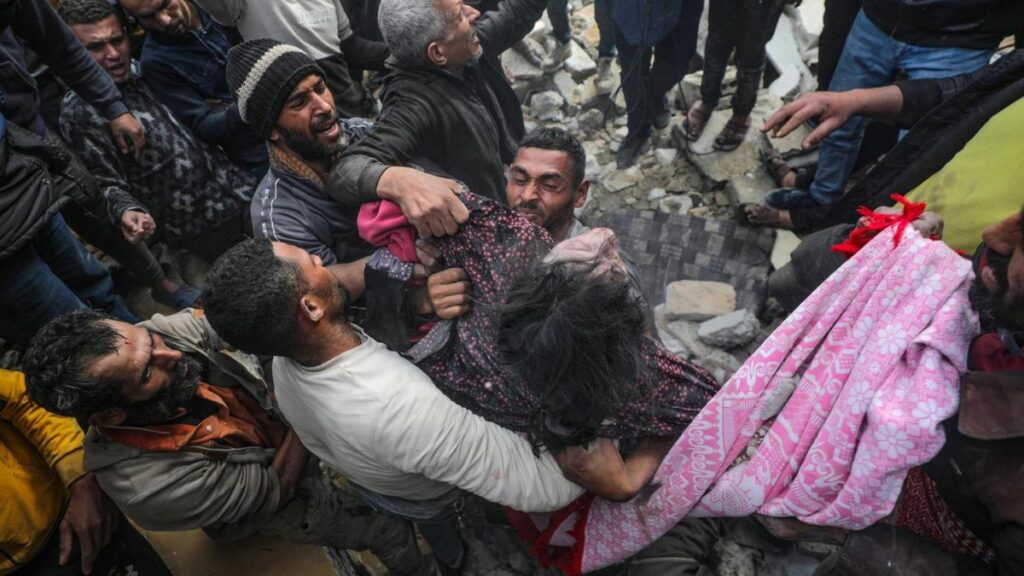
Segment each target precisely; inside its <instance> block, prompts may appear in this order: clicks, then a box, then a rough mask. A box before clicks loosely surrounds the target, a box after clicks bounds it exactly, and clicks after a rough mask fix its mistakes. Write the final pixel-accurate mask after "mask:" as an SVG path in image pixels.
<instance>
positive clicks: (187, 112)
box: [142, 56, 248, 146]
mask: <svg viewBox="0 0 1024 576" xmlns="http://www.w3.org/2000/svg"><path fill="white" fill-rule="evenodd" d="M142 74H143V78H145V79H146V82H147V83H148V84H149V85H150V86H152V87H153V92H154V93H155V94H156V96H157V98H159V99H160V101H161V102H163V103H164V105H166V106H167V107H168V108H170V109H171V112H173V113H174V116H175V117H177V118H178V120H180V121H181V123H182V124H184V125H185V126H188V128H189V129H190V130H192V132H193V133H194V134H195V135H196V137H197V138H199V139H200V140H202V141H203V142H206V143H207V144H210V145H213V146H223V145H226V144H229V143H231V142H232V141H233V140H235V139H236V138H237V137H238V135H239V134H241V133H243V132H245V131H246V130H248V125H247V124H246V123H245V122H244V121H242V116H241V114H239V113H238V106H237V105H236V104H234V103H232V104H231V105H230V106H228V107H227V108H225V109H223V110H214V109H213V108H211V107H210V105H209V104H208V103H207V102H206V98H204V97H203V95H202V94H201V93H200V92H199V91H198V90H196V89H195V88H194V87H193V86H192V84H191V83H190V82H189V81H188V79H187V78H184V77H183V76H182V75H181V74H180V73H179V72H178V71H177V70H175V69H174V68H172V67H171V66H168V65H167V64H165V63H163V62H161V61H160V60H154V59H149V58H146V57H145V56H143V59H142Z"/></svg>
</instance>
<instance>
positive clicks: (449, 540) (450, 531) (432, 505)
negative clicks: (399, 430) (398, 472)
mask: <svg viewBox="0 0 1024 576" xmlns="http://www.w3.org/2000/svg"><path fill="white" fill-rule="evenodd" d="M351 484H352V486H354V487H355V489H356V492H358V493H359V496H360V497H361V498H362V499H363V501H364V502H366V503H367V504H368V505H369V506H370V507H371V508H373V509H374V510H376V511H377V512H380V513H382V514H388V515H391V516H394V517H396V518H401V519H403V520H409V521H411V522H413V523H414V524H416V527H417V528H419V530H420V534H422V535H423V539H424V540H426V541H427V544H430V548H431V550H433V551H434V556H436V557H437V560H438V562H440V563H443V564H445V565H446V566H448V567H449V568H454V569H457V568H460V567H461V566H462V562H463V560H464V559H465V556H466V547H465V544H463V543H462V538H461V537H460V536H459V528H458V524H457V523H458V516H459V512H460V510H461V509H462V503H463V498H464V494H463V493H462V490H460V489H458V488H453V489H452V490H451V491H450V492H448V493H446V494H443V495H441V496H439V497H437V498H434V499H433V500H406V499H405V498H399V497H397V496H386V495H384V494H381V493H379V492H374V491H373V490H370V489H368V488H363V487H362V486H360V485H358V484H356V483H354V482H353V483H351Z"/></svg>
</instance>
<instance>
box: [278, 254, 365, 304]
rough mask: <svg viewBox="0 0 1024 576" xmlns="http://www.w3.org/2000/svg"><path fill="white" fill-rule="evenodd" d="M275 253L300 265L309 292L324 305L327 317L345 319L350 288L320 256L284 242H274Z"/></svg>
mask: <svg viewBox="0 0 1024 576" xmlns="http://www.w3.org/2000/svg"><path fill="white" fill-rule="evenodd" d="M274 254H275V255H276V256H277V257H278V258H281V259H282V260H287V261H289V262H291V263H292V264H294V265H296V266H298V268H299V271H300V273H301V274H302V278H303V279H304V280H305V282H306V286H308V290H309V291H308V294H312V295H314V296H316V297H317V298H318V299H319V300H320V302H321V305H322V306H323V307H324V317H325V318H327V319H330V320H334V321H341V320H344V319H345V314H346V312H347V311H348V303H349V296H348V290H346V288H345V286H344V285H342V283H341V282H340V281H339V280H338V278H337V276H335V275H334V274H332V273H331V271H330V270H328V269H327V268H326V267H325V266H324V263H323V261H322V260H320V257H319V256H315V255H313V254H310V253H309V252H306V251H305V250H303V249H302V248H298V247H296V246H292V245H291V244H285V243H284V242H274Z"/></svg>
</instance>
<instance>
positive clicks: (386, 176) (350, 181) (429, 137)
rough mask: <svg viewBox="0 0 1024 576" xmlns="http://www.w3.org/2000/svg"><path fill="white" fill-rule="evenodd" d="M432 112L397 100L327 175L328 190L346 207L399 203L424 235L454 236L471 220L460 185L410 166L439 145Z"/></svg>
mask: <svg viewBox="0 0 1024 576" xmlns="http://www.w3.org/2000/svg"><path fill="white" fill-rule="evenodd" d="M431 117H432V113H431V111H429V110H424V109H423V106H421V105H420V103H419V102H417V101H414V100H411V99H408V98H402V97H400V96H396V97H393V98H392V99H389V100H388V102H386V103H385V110H384V113H383V114H382V115H381V117H380V119H379V120H377V121H376V122H375V123H374V129H373V131H372V132H370V133H369V134H367V135H366V137H365V138H363V139H362V140H360V141H359V143H358V144H356V145H354V146H352V147H351V148H350V149H349V150H347V151H346V152H345V154H344V155H343V156H342V158H341V160H339V161H338V162H337V163H335V165H334V167H333V168H332V169H331V172H330V173H329V174H328V177H327V183H326V187H325V191H326V193H327V195H328V196H330V197H331V198H332V199H334V200H335V201H337V202H339V203H341V204H344V205H346V206H352V207H355V206H359V205H360V204H364V203H366V202H374V201H376V200H382V199H383V200H391V201H392V202H395V203H396V204H398V205H399V206H400V207H401V209H402V213H403V214H405V217H406V218H408V219H409V221H410V222H411V223H412V224H413V226H415V227H416V230H417V231H418V232H419V233H420V235H421V236H424V237H427V236H444V235H446V234H454V233H455V231H456V230H458V226H459V224H462V223H463V222H465V221H466V220H467V219H468V218H469V211H468V210H467V209H466V207H465V205H464V204H463V203H462V201H461V200H459V197H458V195H457V192H458V191H459V184H458V183H457V182H456V181H454V180H451V179H449V178H440V177H438V176H434V175H431V174H427V173H426V172H421V171H419V170H416V169H415V168H410V167H407V166H406V165H407V164H408V163H409V162H410V161H412V160H413V159H414V158H417V157H419V156H423V155H424V154H423V152H422V148H421V147H428V146H430V145H431V143H432V142H436V141H437V137H436V136H435V135H434V134H433V128H432V126H433V122H432V121H431Z"/></svg>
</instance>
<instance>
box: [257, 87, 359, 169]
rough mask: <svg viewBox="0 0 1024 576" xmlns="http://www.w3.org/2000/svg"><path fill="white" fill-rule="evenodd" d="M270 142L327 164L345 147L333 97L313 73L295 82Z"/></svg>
mask: <svg viewBox="0 0 1024 576" xmlns="http://www.w3.org/2000/svg"><path fill="white" fill-rule="evenodd" d="M270 137H271V139H272V140H275V139H276V140H277V141H278V142H279V143H281V144H284V145H285V146H287V147H288V148H289V149H291V150H292V151H293V152H295V153H296V154H298V155H299V156H300V157H302V158H304V159H306V160H307V161H310V162H312V161H330V160H331V158H333V157H334V155H335V154H336V153H337V152H340V151H341V150H342V148H344V146H345V141H344V134H342V131H341V126H340V125H339V124H338V113H337V112H336V111H335V108H334V96H333V95H332V94H331V91H330V90H329V89H328V88H327V83H326V82H324V79H323V78H321V77H320V76H319V75H317V74H310V75H309V76H307V77H306V78H305V79H303V80H302V81H301V82H299V83H298V84H297V85H296V86H295V89H293V90H292V92H291V94H289V95H288V99H287V100H285V103H284V107H283V108H281V114H280V115H279V116H278V117H277V125H276V127H275V128H274V131H273V132H271V134H270Z"/></svg>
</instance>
